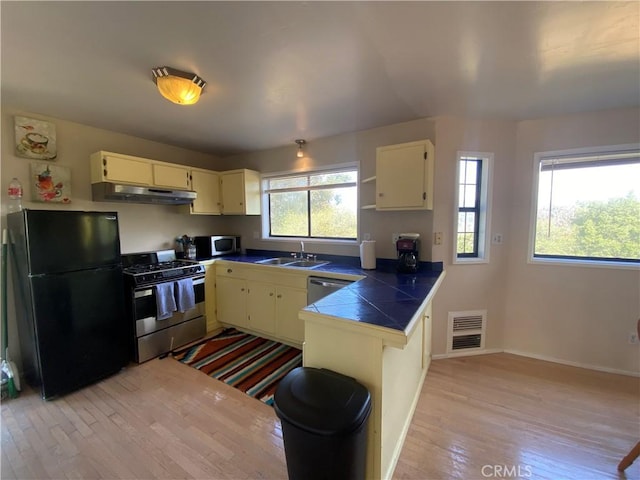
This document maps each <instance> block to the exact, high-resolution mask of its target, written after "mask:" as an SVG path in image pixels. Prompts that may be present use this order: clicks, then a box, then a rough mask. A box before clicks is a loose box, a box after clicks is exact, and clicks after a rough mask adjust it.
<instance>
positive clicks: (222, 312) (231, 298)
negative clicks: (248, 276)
mask: <svg viewBox="0 0 640 480" xmlns="http://www.w3.org/2000/svg"><path fill="white" fill-rule="evenodd" d="M216 273H217V272H216ZM216 303H217V319H218V321H219V322H221V323H226V324H229V325H235V326H237V327H248V326H249V322H248V319H247V281H246V280H244V279H242V278H231V277H221V276H219V275H217V274H216Z"/></svg>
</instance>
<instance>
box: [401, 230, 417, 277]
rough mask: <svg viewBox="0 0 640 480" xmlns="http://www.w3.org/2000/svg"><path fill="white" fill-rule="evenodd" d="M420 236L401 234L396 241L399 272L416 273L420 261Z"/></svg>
mask: <svg viewBox="0 0 640 480" xmlns="http://www.w3.org/2000/svg"><path fill="white" fill-rule="evenodd" d="M419 239H420V235H419V234H417V233H401V234H400V235H399V236H398V240H397V241H396V250H397V251H398V272H402V273H415V272H417V271H418V262H419V261H420V260H419V259H420V255H419V251H418V250H419V245H420V240H419Z"/></svg>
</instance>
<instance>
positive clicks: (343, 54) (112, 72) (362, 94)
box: [0, 1, 640, 155]
mask: <svg viewBox="0 0 640 480" xmlns="http://www.w3.org/2000/svg"><path fill="white" fill-rule="evenodd" d="M0 8H1V22H2V24H1V35H2V70H1V75H2V103H3V105H6V106H12V107H17V108H19V109H21V110H24V111H27V112H32V113H39V114H42V115H47V116H52V117H55V118H60V119H66V120H70V121H75V122H79V123H82V124H86V125H91V126H95V127H99V128H104V129H108V130H114V131H118V132H123V133H128V134H131V135H135V136H138V137H142V138H148V139H152V140H156V141H159V142H163V143H168V144H172V145H177V146H183V147H187V148H191V149H194V150H199V151H203V152H209V153H212V154H218V155H228V154H233V153H239V152H243V151H253V150H262V149H267V148H272V147H276V146H282V145H287V144H291V145H293V141H294V139H296V138H304V139H307V140H308V141H313V139H314V138H320V137H325V136H330V135H334V134H340V133H345V132H351V131H358V130H363V129H368V128H373V127H378V126H383V125H389V124H393V123H398V122H402V121H408V120H413V119H417V118H423V117H430V116H436V115H465V116H483V117H494V118H495V117H499V118H508V119H526V118H536V117H544V116H551V115H558V114H565V113H574V112H581V111H592V110H600V109H606V108H617V107H628V106H639V105H640V26H639V17H640V2H636V1H633V2H624V3H623V2H620V3H619V2H237V1H236V2H147V1H139V2H49V1H46V2H22V1H19V2H9V1H2V2H1V3H0ZM164 65H167V66H171V67H174V68H178V69H182V70H187V71H191V72H195V73H197V74H198V75H200V76H201V77H203V78H204V79H205V80H206V81H207V82H208V84H207V87H206V89H205V93H204V94H203V96H202V98H201V100H200V102H199V103H198V104H197V105H194V106H188V107H187V106H178V105H174V104H171V103H169V102H168V101H167V100H165V99H163V98H162V97H161V96H160V95H159V93H158V92H157V91H156V88H155V86H154V84H153V82H152V76H151V68H152V67H156V66H164Z"/></svg>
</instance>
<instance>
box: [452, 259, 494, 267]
mask: <svg viewBox="0 0 640 480" xmlns="http://www.w3.org/2000/svg"><path fill="white" fill-rule="evenodd" d="M487 263H489V259H488V258H458V257H455V258H454V259H453V265H482V264H487Z"/></svg>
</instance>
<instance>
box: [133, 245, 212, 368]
mask: <svg viewBox="0 0 640 480" xmlns="http://www.w3.org/2000/svg"><path fill="white" fill-rule="evenodd" d="M122 266H123V273H124V277H125V295H126V298H125V304H126V307H127V314H128V316H129V319H130V321H131V324H132V331H133V334H132V337H133V338H132V342H133V348H132V350H133V360H134V361H136V362H138V363H142V362H145V361H147V360H150V359H152V358H155V357H158V356H160V355H164V354H166V353H168V352H171V351H172V350H174V349H176V348H178V347H181V346H182V345H186V344H187V343H190V342H193V341H195V340H198V339H199V338H202V337H203V336H204V335H205V334H206V330H207V326H206V323H207V322H206V316H205V303H204V302H205V269H204V266H202V265H200V264H198V263H196V262H192V261H189V260H177V259H176V258H175V252H174V251H173V250H161V251H157V252H143V253H130V254H125V255H122ZM190 289H193V290H192V292H191V291H190ZM171 297H173V298H171ZM167 300H168V301H167Z"/></svg>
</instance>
